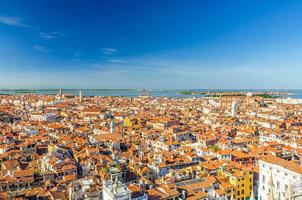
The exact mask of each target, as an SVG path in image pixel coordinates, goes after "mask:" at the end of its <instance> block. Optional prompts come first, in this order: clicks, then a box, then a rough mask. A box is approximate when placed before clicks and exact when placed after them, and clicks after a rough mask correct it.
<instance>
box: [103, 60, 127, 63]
mask: <svg viewBox="0 0 302 200" xmlns="http://www.w3.org/2000/svg"><path fill="white" fill-rule="evenodd" d="M107 61H108V62H109V63H125V62H126V60H123V59H109V60H107Z"/></svg>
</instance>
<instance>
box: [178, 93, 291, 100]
mask: <svg viewBox="0 0 302 200" xmlns="http://www.w3.org/2000/svg"><path fill="white" fill-rule="evenodd" d="M179 94H183V95H204V97H231V96H254V97H262V98H270V99H273V98H278V97H281V96H287V95H288V93H287V92H253V93H252V92H230V91H223V92H213V91H212V92H210V91H208V92H205V91H202V92H197V91H180V92H179Z"/></svg>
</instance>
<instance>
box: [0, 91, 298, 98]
mask: <svg viewBox="0 0 302 200" xmlns="http://www.w3.org/2000/svg"><path fill="white" fill-rule="evenodd" d="M143 91H150V92H151V95H152V96H156V97H178V98H188V97H202V96H204V95H203V94H198V95H188V94H181V91H194V92H208V91H209V92H223V91H236V92H274V91H279V92H287V93H288V95H287V97H292V98H302V90H238V89H234V90H233V89H227V90H226V89H215V90H214V89H152V90H140V89H82V94H83V96H125V97H135V96H139V94H140V93H141V92H143ZM58 93H59V89H16V90H10V89H0V94H2V95H3V94H9V95H22V94H49V95H55V94H58ZM62 93H63V94H71V95H78V94H79V89H62Z"/></svg>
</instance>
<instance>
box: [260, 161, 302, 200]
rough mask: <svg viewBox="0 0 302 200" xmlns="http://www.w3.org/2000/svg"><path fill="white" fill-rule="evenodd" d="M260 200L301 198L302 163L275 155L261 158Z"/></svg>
mask: <svg viewBox="0 0 302 200" xmlns="http://www.w3.org/2000/svg"><path fill="white" fill-rule="evenodd" d="M258 163H259V188H258V200H292V199H300V198H299V193H300V192H301V191H298V190H297V189H295V188H299V187H297V186H299V185H302V165H300V164H298V163H295V162H294V161H287V160H283V159H281V158H278V157H274V156H267V157H263V158H261V159H260V160H259V162H258Z"/></svg>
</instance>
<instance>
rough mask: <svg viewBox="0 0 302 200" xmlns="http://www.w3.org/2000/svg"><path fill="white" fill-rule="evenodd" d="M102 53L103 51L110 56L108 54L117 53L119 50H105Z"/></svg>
mask: <svg viewBox="0 0 302 200" xmlns="http://www.w3.org/2000/svg"><path fill="white" fill-rule="evenodd" d="M102 51H103V53H104V54H107V55H108V54H113V53H115V52H116V51H117V49H114V48H103V49H102Z"/></svg>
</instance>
